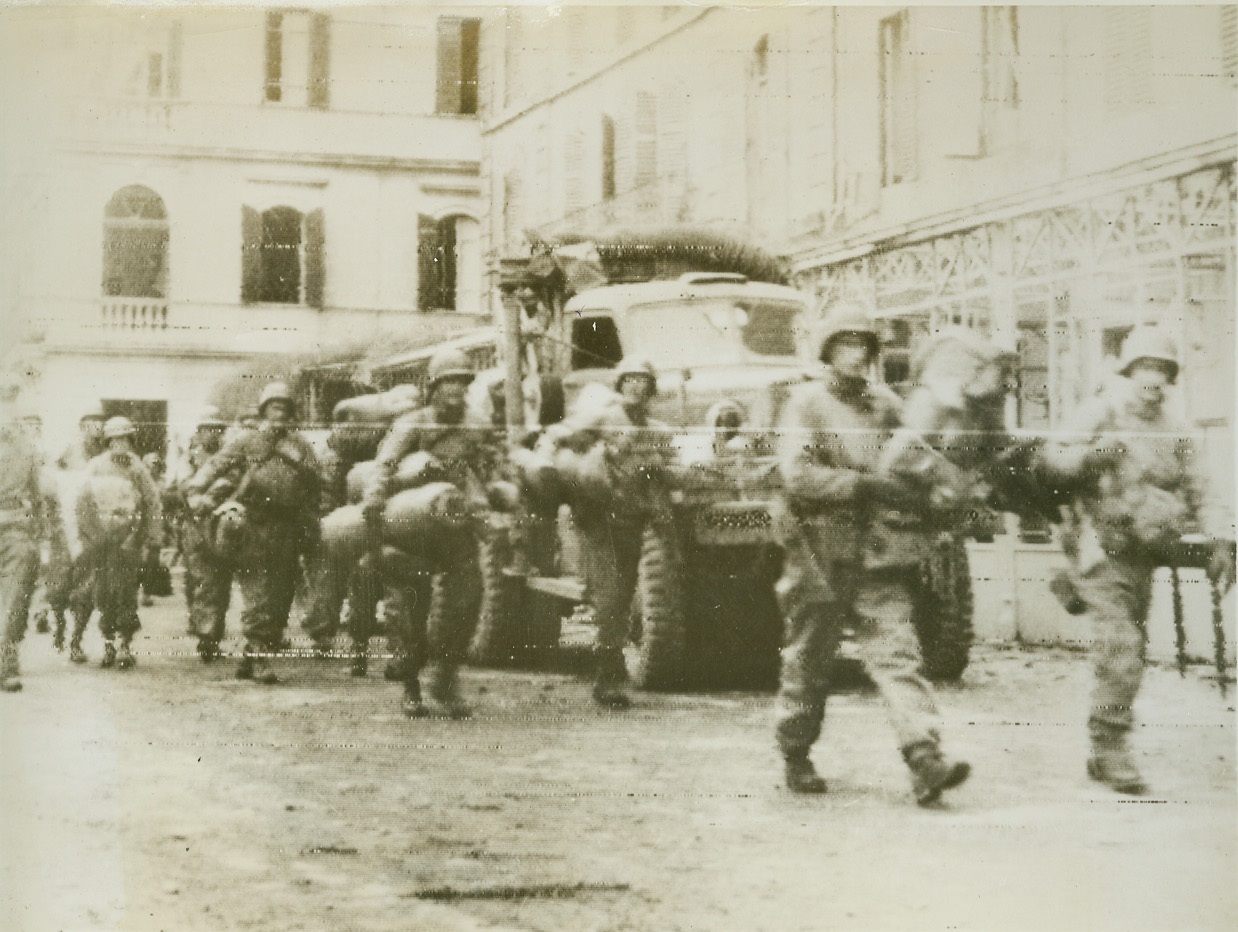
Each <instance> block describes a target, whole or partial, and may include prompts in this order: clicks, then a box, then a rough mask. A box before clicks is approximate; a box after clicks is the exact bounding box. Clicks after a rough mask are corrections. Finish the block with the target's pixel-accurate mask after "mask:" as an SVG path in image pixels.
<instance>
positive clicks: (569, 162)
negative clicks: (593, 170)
mask: <svg viewBox="0 0 1238 932" xmlns="http://www.w3.org/2000/svg"><path fill="white" fill-rule="evenodd" d="M563 186H564V188H565V189H566V190H565V191H564V203H565V206H566V207H567V214H568V216H569V217H571V216H572V215H574V214H575V213H576V212H577V211H579V210H580V209H581V208H582V207H584V206H585V203H586V201H585V134H584V133H583V132H581V131H580V130H578V129H577V130H572V131H571V132H569V133H568V136H567V141H566V142H565V144H564V146H563Z"/></svg>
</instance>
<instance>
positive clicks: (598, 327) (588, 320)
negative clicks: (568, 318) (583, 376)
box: [572, 316, 623, 370]
mask: <svg viewBox="0 0 1238 932" xmlns="http://www.w3.org/2000/svg"><path fill="white" fill-rule="evenodd" d="M622 358H623V348H622V346H621V345H620V343H619V330H618V328H617V327H616V326H615V322H614V320H613V319H612V318H610V317H589V316H585V317H578V318H576V319H575V320H574V321H572V369H573V370H576V369H613V368H615V366H617V365H619V360H621V359H622Z"/></svg>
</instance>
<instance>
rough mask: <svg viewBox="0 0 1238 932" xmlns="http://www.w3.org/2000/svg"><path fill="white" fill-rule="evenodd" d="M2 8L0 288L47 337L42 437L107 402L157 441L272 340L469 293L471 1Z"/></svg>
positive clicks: (257, 368) (473, 144)
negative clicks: (450, 4) (456, 6)
mask: <svg viewBox="0 0 1238 932" xmlns="http://www.w3.org/2000/svg"><path fill="white" fill-rule="evenodd" d="M3 24H4V27H5V28H4V29H3V34H4V39H3V41H4V43H5V50H4V51H5V52H6V55H5V56H4V57H5V62H6V64H5V65H4V66H2V67H3V69H4V71H5V75H6V77H7V78H8V80H7V81H6V82H5V83H6V90H5V91H4V92H0V93H3V95H4V97H5V104H6V105H7V106H6V112H7V113H8V114H9V117H10V118H9V119H8V120H6V136H8V137H9V138H8V142H7V144H6V145H5V146H4V147H3V150H4V151H3V157H4V158H5V160H6V161H5V166H4V167H5V168H6V171H5V182H4V192H3V194H4V202H5V204H6V210H5V226H6V228H7V230H6V233H5V234H4V236H5V242H4V243H3V245H4V247H5V254H6V256H7V257H8V258H9V261H8V262H7V263H5V270H4V276H5V277H4V279H3V280H2V282H0V288H2V289H3V299H4V301H5V302H6V304H7V308H6V314H11V315H12V317H11V319H12V320H20V321H22V324H21V328H19V329H23V330H24V332H25V333H26V334H27V335H28V336H32V337H33V338H34V339H35V340H36V341H41V342H40V343H39V347H40V350H41V353H40V355H41V357H42V358H41V360H40V362H39V367H40V368H41V370H42V379H41V383H42V384H41V404H42V407H43V410H44V420H45V422H46V423H47V426H48V431H49V433H51V434H52V435H53V437H55V436H56V435H57V432H59V433H60V434H62V435H63V434H64V433H65V432H67V431H71V430H74V429H75V425H76V421H77V416H78V414H79V413H80V412H81V411H82V410H84V409H85V408H86V407H87V406H88V405H90V404H91V403H92V402H96V403H97V402H98V400H99V399H102V400H103V403H104V407H105V409H106V410H107V411H108V413H126V414H129V415H131V416H133V417H135V419H137V420H140V421H141V422H143V435H142V441H143V444H144V445H145V446H149V447H156V446H159V445H161V444H162V443H163V442H164V439H165V438H166V435H167V434H168V433H169V432H170V433H171V434H172V435H177V434H181V435H183V430H184V429H185V426H186V424H187V423H188V422H189V421H190V420H192V419H193V418H194V417H196V416H197V412H198V410H199V409H200V408H201V406H202V405H203V404H204V403H205V402H206V400H207V398H208V396H209V394H210V392H211V389H212V386H214V385H216V384H217V383H218V382H219V380H221V379H224V378H226V377H228V376H229V375H231V374H234V373H236V372H238V371H246V372H249V373H250V374H251V375H253V377H254V378H255V379H260V378H261V377H262V375H263V371H262V364H261V363H260V362H258V361H259V360H262V359H264V358H268V355H269V354H272V353H288V354H301V355H304V354H314V353H317V354H321V355H323V356H325V357H330V356H332V354H335V353H338V352H340V351H342V350H343V349H344V348H346V347H348V346H350V345H354V344H357V343H359V342H365V341H368V342H377V343H382V342H384V341H393V342H398V341H400V340H402V339H405V338H407V337H415V336H417V335H418V334H431V333H434V332H437V331H439V330H441V331H442V332H450V331H452V330H454V329H455V326H456V324H457V323H459V325H460V326H473V325H475V324H476V315H477V314H478V313H481V312H483V311H484V310H485V309H484V308H483V307H482V306H481V297H480V294H479V290H478V289H479V287H480V282H481V266H480V241H479V232H480V220H481V217H482V211H481V206H480V205H481V200H480V196H479V187H478V165H479V157H480V140H479V132H478V122H477V118H476V112H477V47H478V46H477V37H478V26H479V23H478V20H477V18H476V17H475V15H473V14H471V13H470V12H469V10H467V9H464V10H453V9H451V8H413V7H409V8H396V7H391V8H353V7H346V6H341V7H319V8H315V9H308V10H307V9H304V8H295V9H293V8H290V9H281V8H274V7H272V8H267V9H265V10H263V9H250V10H227V9H207V8H198V9H193V10H181V11H176V10H169V9H158V8H153V7H151V8H136V7H135V8H129V9H124V10H122V9H119V8H108V9H86V8H80V9H74V10H73V11H72V13H71V15H63V11H62V13H61V14H55V13H52V12H50V11H48V10H39V9H31V10H24V11H23V10H10V11H6V13H5V14H4V17H3ZM10 131H12V132H10ZM257 390H258V387H257V386H255V387H254V393H255V394H256V392H257ZM318 400H319V401H323V399H318ZM327 400H329V399H327ZM317 407H319V408H327V409H329V405H326V404H319V405H318V406H317ZM311 413H312V414H315V415H317V416H321V414H322V411H321V410H320V411H317V412H311Z"/></svg>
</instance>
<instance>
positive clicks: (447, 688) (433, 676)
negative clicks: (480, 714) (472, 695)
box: [426, 663, 473, 720]
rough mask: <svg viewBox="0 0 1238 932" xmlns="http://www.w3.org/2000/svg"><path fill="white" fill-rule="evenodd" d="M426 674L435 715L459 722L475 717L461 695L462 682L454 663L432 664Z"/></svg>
mask: <svg viewBox="0 0 1238 932" xmlns="http://www.w3.org/2000/svg"><path fill="white" fill-rule="evenodd" d="M426 673H427V680H428V687H429V692H430V705H431V712H432V713H433V714H435V715H444V716H446V717H447V718H452V719H457V720H458V719H464V718H472V717H473V710H472V709H471V708H470V707H469V704H468V703H467V702H465V701H464V697H463V696H461V695H460V681H459V676H458V675H457V667H456V665H455V664H454V663H434V664H431V665H430V668H429V669H428V670H427V671H426Z"/></svg>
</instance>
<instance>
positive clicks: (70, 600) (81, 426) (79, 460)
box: [52, 405, 107, 663]
mask: <svg viewBox="0 0 1238 932" xmlns="http://www.w3.org/2000/svg"><path fill="white" fill-rule="evenodd" d="M105 420H106V417H105V416H104V414H103V408H102V407H101V406H98V405H96V406H95V407H93V408H91V409H90V410H89V411H87V412H86V413H85V414H83V415H82V416H81V418H80V420H79V421H78V431H79V436H78V439H77V440H75V441H74V442H73V443H72V444H71V445H70V446H69V447H68V448H67V449H66V450H65V451H64V452H63V453H62V454H61V455H60V457H59V458H58V459H57V460H56V466H57V468H58V469H60V470H62V471H63V473H64V475H63V476H61V481H62V487H66V496H67V501H68V502H76V499H77V493H78V492H79V491H80V488H79V485H80V481H81V478H82V476H83V475H84V473H85V471H86V465H87V464H88V463H89V462H90V461H91V460H93V459H94V458H95V457H96V456H98V455H99V454H100V453H103V452H105V451H106V450H107V443H106V442H105V440H104V438H103V424H104V421H105ZM74 510H75V509H73V508H69V509H67V510H66V512H65V517H66V518H70V517H71V516H72V513H73V511H74ZM74 520H76V519H75V518H74ZM72 531H73V533H72V535H71V536H72V538H73V541H74V546H73V548H72V554H73V555H72V560H71V562H70V565H69V569H68V572H67V574H66V575H65V576H64V577H62V580H61V583H62V584H61V585H60V586H59V587H57V589H56V591H55V592H53V593H52V597H53V598H54V599H55V600H56V601H57V602H59V603H61V604H62V605H65V606H67V608H68V611H69V614H71V615H72V616H73V633H72V635H71V636H70V639H69V659H70V660H71V661H73V662H74V663H86V661H87V659H88V658H87V657H86V652H85V651H84V650H82V636H83V635H84V634H85V632H86V626H87V625H88V624H89V623H90V617H91V615H93V614H94V610H95V603H94V595H93V587H94V581H93V580H92V579H91V576H90V573H91V566H90V558H89V555H88V554H87V553H86V552H85V550H84V548H82V547H81V535H80V534H78V533H77V528H76V525H74V527H73V528H72Z"/></svg>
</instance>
